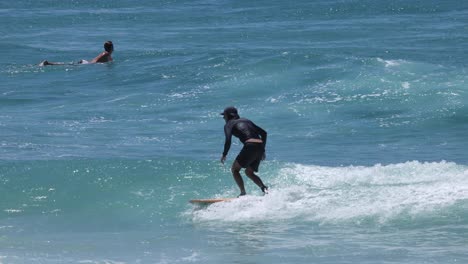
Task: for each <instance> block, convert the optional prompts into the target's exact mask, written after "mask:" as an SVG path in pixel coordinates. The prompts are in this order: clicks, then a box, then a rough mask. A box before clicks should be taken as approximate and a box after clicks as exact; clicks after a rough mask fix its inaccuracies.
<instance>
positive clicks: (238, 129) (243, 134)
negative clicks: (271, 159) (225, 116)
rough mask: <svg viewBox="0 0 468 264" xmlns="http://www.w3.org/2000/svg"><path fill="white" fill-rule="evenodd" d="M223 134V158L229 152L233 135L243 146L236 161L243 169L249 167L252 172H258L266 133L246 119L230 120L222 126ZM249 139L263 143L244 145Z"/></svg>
mask: <svg viewBox="0 0 468 264" xmlns="http://www.w3.org/2000/svg"><path fill="white" fill-rule="evenodd" d="M224 134H225V135H226V141H225V143H224V151H223V156H226V155H227V153H228V152H229V149H230V148H231V138H232V135H234V136H235V137H237V138H239V140H240V141H241V142H242V143H243V144H244V147H243V148H242V150H241V152H240V153H239V155H238V156H237V158H236V160H237V161H238V162H239V164H240V165H241V166H242V167H243V168H247V167H251V168H252V169H253V170H254V171H258V166H259V164H260V161H261V160H262V157H263V154H264V153H265V145H266V141H267V132H266V131H265V130H263V129H262V128H261V127H259V126H257V125H255V124H254V123H253V122H252V121H250V120H248V119H246V118H238V119H231V120H229V121H228V122H227V123H226V125H224ZM249 139H261V140H262V141H263V143H250V142H247V143H246V141H247V140H249Z"/></svg>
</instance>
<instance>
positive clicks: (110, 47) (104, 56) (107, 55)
mask: <svg viewBox="0 0 468 264" xmlns="http://www.w3.org/2000/svg"><path fill="white" fill-rule="evenodd" d="M112 52H114V44H113V43H112V41H106V42H105V43H104V51H103V52H102V53H101V54H99V55H98V56H97V57H96V58H94V59H92V60H91V61H87V60H80V61H79V62H78V64H93V63H105V62H111V61H113V59H112ZM75 64H76V63H64V62H50V61H47V60H45V61H42V62H41V63H39V66H47V65H75Z"/></svg>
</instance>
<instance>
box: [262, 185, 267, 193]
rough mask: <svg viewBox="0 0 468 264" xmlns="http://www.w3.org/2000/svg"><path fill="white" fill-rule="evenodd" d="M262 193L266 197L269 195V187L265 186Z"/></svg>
mask: <svg viewBox="0 0 468 264" xmlns="http://www.w3.org/2000/svg"><path fill="white" fill-rule="evenodd" d="M262 192H263V194H264V195H265V194H268V187H266V186H263V187H262Z"/></svg>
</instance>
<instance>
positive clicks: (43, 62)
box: [39, 60, 50, 66]
mask: <svg viewBox="0 0 468 264" xmlns="http://www.w3.org/2000/svg"><path fill="white" fill-rule="evenodd" d="M46 65H50V63H49V62H48V61H47V60H44V61H42V62H41V63H39V66H46Z"/></svg>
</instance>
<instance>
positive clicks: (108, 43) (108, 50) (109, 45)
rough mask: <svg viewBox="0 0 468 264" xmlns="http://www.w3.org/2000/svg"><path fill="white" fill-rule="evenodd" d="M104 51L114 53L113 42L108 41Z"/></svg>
mask: <svg viewBox="0 0 468 264" xmlns="http://www.w3.org/2000/svg"><path fill="white" fill-rule="evenodd" d="M104 50H105V51H107V52H113V51H114V44H112V41H110V40H109V41H106V43H104Z"/></svg>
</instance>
